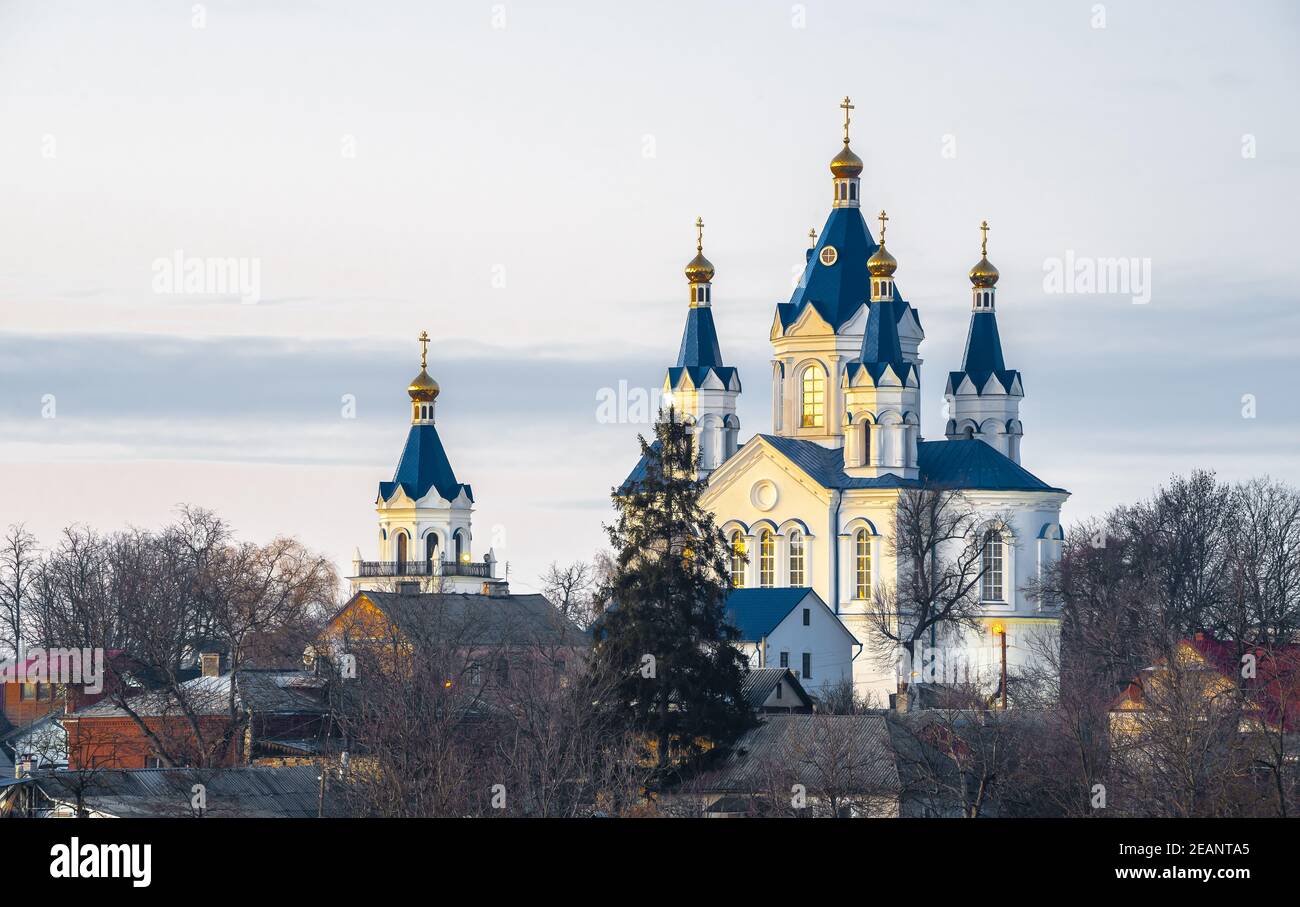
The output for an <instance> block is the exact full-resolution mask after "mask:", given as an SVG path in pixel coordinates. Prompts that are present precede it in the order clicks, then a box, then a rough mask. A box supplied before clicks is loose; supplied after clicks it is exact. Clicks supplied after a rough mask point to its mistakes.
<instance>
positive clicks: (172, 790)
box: [27, 765, 345, 819]
mask: <svg viewBox="0 0 1300 907" xmlns="http://www.w3.org/2000/svg"><path fill="white" fill-rule="evenodd" d="M319 779H320V772H319V770H318V769H317V768H316V767H315V766H311V765H299V766H292V767H288V768H261V767H256V766H241V767H239V768H228V769H192V768H144V769H133V770H121V771H104V772H97V773H94V774H93V775H90V776H89V777H87V776H86V775H85V774H84V773H81V772H53V773H50V774H48V775H39V776H36V777H33V778H31V779H27V780H28V781H29V782H30V783H31V784H33V785H35V786H36V787H38V788H39V789H40V790H41V792H42V793H44V794H45V796H46V797H48V798H49V799H51V800H54V801H56V802H60V803H69V802H71V803H75V802H76V799H77V787H78V786H80V785H83V784H84V785H85V792H84V795H83V796H84V802H85V804H86V807H87V809H90V810H92V811H94V812H98V813H103V814H106V815H110V816H117V817H120V818H152V817H172V816H175V817H185V816H192V815H194V810H193V809H192V807H191V803H192V801H193V798H194V796H195V795H194V790H193V788H194V785H196V784H202V785H203V786H204V787H205V788H206V791H205V794H206V799H207V809H206V813H205V815H208V816H211V817H246V818H267V819H277V818H278V819H285V818H315V817H316V816H317V814H318V812H317V811H318V808H319V798H320V780H319ZM324 814H325V815H326V816H331V817H335V816H342V815H344V814H345V811H344V809H343V807H342V804H341V803H340V802H339V800H338V798H337V797H335V796H333V795H332V794H331V793H330V791H329V788H328V787H327V788H326V794H325V808H324Z"/></svg>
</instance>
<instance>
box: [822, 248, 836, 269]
mask: <svg viewBox="0 0 1300 907" xmlns="http://www.w3.org/2000/svg"><path fill="white" fill-rule="evenodd" d="M839 257H840V253H839V252H836V251H835V247H834V246H826V247H825V248H823V249H822V254H821V260H822V264H824V265H833V264H835V261H836V259H838V258H839Z"/></svg>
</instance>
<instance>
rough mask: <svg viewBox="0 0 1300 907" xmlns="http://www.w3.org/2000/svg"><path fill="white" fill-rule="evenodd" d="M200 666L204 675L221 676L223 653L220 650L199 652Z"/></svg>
mask: <svg viewBox="0 0 1300 907" xmlns="http://www.w3.org/2000/svg"><path fill="white" fill-rule="evenodd" d="M199 668H200V670H201V672H202V674H203V676H204V677H220V676H221V655H220V653H218V652H201V653H199Z"/></svg>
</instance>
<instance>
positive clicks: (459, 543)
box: [454, 529, 465, 564]
mask: <svg viewBox="0 0 1300 907" xmlns="http://www.w3.org/2000/svg"><path fill="white" fill-rule="evenodd" d="M454 538H455V540H456V563H458V564H459V563H460V562H461V561H462V560H464V558H465V532H464V530H461V529H457V530H456V534H455V536H454Z"/></svg>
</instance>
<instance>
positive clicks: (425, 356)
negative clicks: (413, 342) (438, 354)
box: [420, 331, 429, 369]
mask: <svg viewBox="0 0 1300 907" xmlns="http://www.w3.org/2000/svg"><path fill="white" fill-rule="evenodd" d="M428 367H429V332H428V331H420V368H422V369H425V368H428Z"/></svg>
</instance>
